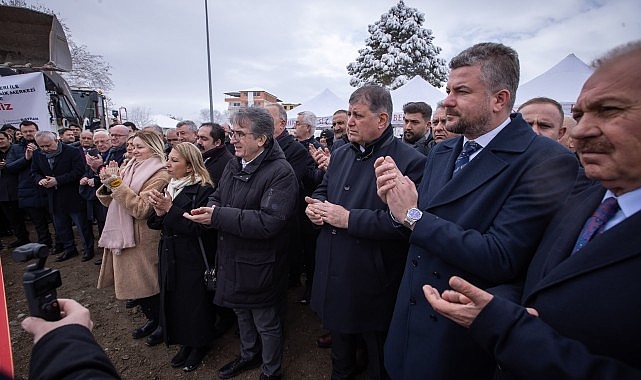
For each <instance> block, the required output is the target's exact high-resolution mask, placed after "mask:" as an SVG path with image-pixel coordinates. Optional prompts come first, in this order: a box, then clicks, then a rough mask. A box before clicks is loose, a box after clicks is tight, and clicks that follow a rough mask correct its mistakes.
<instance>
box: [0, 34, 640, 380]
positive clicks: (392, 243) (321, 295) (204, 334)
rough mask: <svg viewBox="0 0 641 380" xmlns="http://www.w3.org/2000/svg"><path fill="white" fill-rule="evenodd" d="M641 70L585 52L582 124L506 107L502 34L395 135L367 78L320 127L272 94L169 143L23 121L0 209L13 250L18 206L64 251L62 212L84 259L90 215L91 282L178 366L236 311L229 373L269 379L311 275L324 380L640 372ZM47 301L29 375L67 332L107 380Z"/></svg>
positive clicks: (510, 101)
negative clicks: (49, 315)
mask: <svg viewBox="0 0 641 380" xmlns="http://www.w3.org/2000/svg"><path fill="white" fill-rule="evenodd" d="M640 63H641V41H638V42H634V43H630V44H628V45H625V46H621V47H618V48H616V49H614V50H613V51H611V52H609V53H608V54H607V55H604V56H603V58H601V59H599V60H597V61H596V62H595V71H594V73H593V74H592V76H591V77H590V78H589V79H588V80H587V81H586V83H585V84H584V86H583V89H582V90H581V93H580V94H579V97H578V100H577V103H576V104H575V105H574V107H573V110H572V112H573V115H572V116H573V117H572V118H573V119H574V121H575V122H572V121H571V120H568V118H566V117H565V115H564V112H563V108H562V107H561V105H560V104H559V103H558V102H557V101H555V100H553V99H549V98H545V97H539V98H534V99H531V100H529V101H527V102H525V103H523V104H522V105H520V107H519V108H518V109H517V110H516V112H514V99H515V95H516V89H517V86H518V83H519V72H520V68H519V59H518V55H517V52H516V51H515V50H513V49H512V48H510V47H507V46H505V45H503V44H499V43H480V44H476V45H474V46H472V47H470V48H468V49H466V50H464V51H462V52H461V53H459V54H458V55H456V56H455V57H454V58H453V59H452V60H451V62H450V64H449V66H450V73H449V78H448V81H447V87H446V88H447V97H446V98H445V99H444V100H443V101H441V102H439V103H438V104H436V105H435V109H434V112H432V108H431V107H430V105H428V104H426V103H425V102H422V101H420V99H417V101H416V102H411V103H408V104H406V105H404V107H403V111H404V116H405V117H404V129H403V135H402V137H401V138H397V137H395V136H394V133H393V127H392V125H391V123H390V117H391V115H392V109H393V108H392V100H391V96H390V94H389V91H388V90H386V89H385V88H383V87H380V86H376V85H367V86H363V87H361V88H358V89H357V90H356V91H354V92H353V93H352V95H351V96H350V98H349V105H348V108H347V110H337V111H336V113H335V114H334V115H333V121H332V126H333V127H332V129H331V130H326V131H323V132H322V133H321V135H320V137H321V138H320V139H318V140H317V139H316V138H315V130H316V117H315V115H314V114H313V113H311V112H309V111H302V112H300V113H299V114H298V117H297V119H296V123H295V129H294V131H293V134H290V132H289V131H288V130H287V129H286V128H285V125H286V124H287V113H286V112H285V110H284V108H283V107H282V106H281V105H280V104H269V105H267V106H265V107H264V108H261V107H250V108H244V109H240V110H239V111H237V112H236V113H234V114H233V115H232V116H231V120H230V122H229V124H228V125H226V128H225V127H223V126H221V125H219V124H216V123H204V124H202V125H201V126H197V125H196V124H195V123H193V122H191V121H181V122H179V123H178V125H177V126H176V128H175V130H172V131H171V133H168V134H167V136H164V135H163V133H162V130H161V129H160V128H158V127H157V126H154V125H150V126H146V127H145V128H142V130H140V131H132V130H131V127H128V126H126V125H120V124H119V125H113V126H112V127H110V129H109V130H108V131H106V130H97V131H94V132H93V133H91V132H89V131H81V130H80V129H79V128H78V130H76V129H71V128H70V129H69V130H68V131H66V130H63V131H60V134H59V136H60V137H58V136H56V135H55V134H54V133H52V132H47V131H38V126H37V125H35V124H34V123H32V122H29V121H25V122H22V123H21V124H20V126H19V131H18V130H15V131H14V132H16V133H10V132H9V130H10V129H11V128H6V129H5V130H2V131H0V158H2V157H6V159H5V161H2V162H1V163H0V165H1V167H0V169H1V170H2V176H1V177H0V184H2V186H0V189H2V190H3V191H4V192H5V193H6V194H7V197H6V198H5V199H1V200H0V205H1V206H2V210H3V211H4V213H5V214H6V215H7V217H8V220H9V221H10V222H11V225H10V229H11V230H12V231H13V232H14V233H15V236H16V241H15V242H13V243H12V244H11V246H12V247H15V246H18V245H21V244H24V243H26V242H29V241H31V239H30V236H29V233H28V232H27V230H26V228H25V226H24V217H23V215H28V216H29V218H30V219H31V222H32V223H33V225H34V227H35V230H36V233H37V238H38V242H40V243H42V244H46V245H47V246H49V247H50V248H51V250H52V251H53V252H55V253H60V256H59V257H58V260H59V261H63V260H67V259H70V258H71V257H73V256H76V255H78V252H77V249H76V247H75V243H74V241H75V240H74V238H73V233H72V229H71V226H72V224H75V225H76V226H77V227H78V231H79V233H80V241H81V242H82V245H83V255H82V260H83V261H88V260H90V259H92V258H93V257H94V248H93V247H94V236H93V232H92V231H91V222H92V221H96V222H97V224H98V230H99V234H100V237H99V239H98V244H97V245H98V247H101V248H104V250H103V253H102V258H100V259H98V260H97V261H95V263H96V264H99V265H101V269H100V276H99V279H98V286H99V287H110V286H113V287H114V289H115V294H116V298H117V299H119V300H123V301H126V302H127V307H135V306H138V307H139V308H140V310H141V311H142V312H143V313H144V315H145V316H146V318H147V320H146V323H145V324H144V325H143V326H141V327H139V328H137V329H136V330H134V331H133V332H132V337H133V338H134V339H140V338H144V337H146V344H147V345H149V346H153V345H156V344H160V343H163V342H164V343H166V344H168V345H178V346H179V348H178V350H177V352H176V355H175V356H174V357H173V358H172V359H171V362H170V363H169V364H170V365H171V366H172V367H176V368H182V369H183V370H184V371H186V372H189V371H193V370H195V369H196V368H198V366H199V365H200V363H201V362H202V360H203V358H205V356H206V355H207V354H208V353H209V352H210V349H211V347H212V345H214V344H215V339H216V337H217V336H220V334H224V333H225V332H226V331H228V330H229V329H230V328H232V326H237V332H238V337H239V346H240V347H239V354H238V356H237V357H236V358H234V359H233V360H230V361H229V363H227V364H226V365H224V366H223V367H221V368H220V369H219V371H218V375H219V377H220V378H222V379H228V378H232V377H235V376H237V375H238V374H240V373H242V372H244V371H247V370H250V369H253V368H257V367H260V369H261V371H260V379H280V378H281V377H283V373H284V371H283V368H282V365H281V363H282V356H283V347H284V340H285V336H284V333H283V330H284V328H286V326H285V325H284V320H285V318H284V317H285V315H286V313H287V306H286V302H285V299H286V292H287V290H288V288H292V287H296V286H298V285H300V283H301V281H303V282H304V287H303V288H302V289H303V290H302V292H301V294H300V302H301V303H304V304H309V305H310V307H311V308H312V309H313V310H314V311H315V312H316V313H317V314H318V316H319V317H320V320H321V322H322V324H323V326H324V328H325V329H327V331H328V334H326V335H323V336H321V337H319V338H318V341H317V344H318V346H319V347H330V348H331V364H332V368H331V375H330V376H331V379H333V380H340V379H353V378H354V377H355V376H356V375H357V374H358V373H361V372H365V374H366V375H365V376H366V377H367V378H368V379H390V378H391V379H395V380H401V379H428V378H430V379H431V378H434V379H470V378H473V379H491V378H501V379H503V378H505V379H512V378H514V379H541V378H553V379H587V378H594V379H612V378H616V379H638V378H641V366H639V363H641V360H639V359H641V358H640V357H639V355H640V353H641V349H640V348H641V346H640V345H639V342H640V341H641V339H640V338H641V330H640V329H639V327H638V326H639V324H638V323H637V320H638V319H639V318H640V317H641V310H640V309H639V307H638V306H637V304H636V303H635V302H634V301H635V300H636V299H637V298H638V294H639V291H641V283H639V281H636V277H637V273H639V271H637V270H636V269H637V268H639V269H641V267H640V266H641V241H640V240H639V239H641V237H639V234H638V233H634V231H638V230H639V227H640V224H641V213H640V212H639V211H640V210H641V92H640V91H641V90H640V89H641V77H639V71H638V65H639V64H640ZM417 96H418V95H417ZM3 129H4V128H3ZM14 129H15V128H14ZM17 132H20V135H21V136H20V137H18V138H17V141H16V142H15V143H14V144H11V140H12V139H13V138H16V136H15V135H17ZM65 136H66V137H65ZM70 136H71V137H70ZM74 136H75V137H74ZM72 137H73V138H72ZM109 141H111V144H109ZM74 145H75V147H74ZM5 173H7V174H6V175H5ZM0 194H2V193H1V192H0ZM63 199H64V201H63ZM71 199H73V200H74V201H73V202H71V201H70V200H71ZM49 218H51V219H52V220H53V224H54V228H55V232H56V234H55V238H56V239H55V242H54V240H53V239H52V236H51V235H50V234H49V230H48V223H49ZM210 267H211V268H214V269H215V275H216V289H215V291H214V292H211V290H209V289H208V288H207V287H206V285H205V282H204V281H203V273H204V272H205V270H206V269H207V268H210ZM60 306H61V309H62V310H63V312H64V313H63V315H64V318H63V319H62V320H61V321H57V322H45V321H43V320H40V319H38V318H33V317H29V318H27V319H25V321H24V322H23V327H24V328H25V329H26V330H27V331H29V332H31V333H33V334H34V337H35V342H36V343H35V346H34V351H33V358H32V365H31V371H32V373H39V372H42V371H51V372H49V373H55V374H58V373H60V374H62V373H64V372H63V370H62V369H61V367H65V366H66V368H69V366H70V365H71V364H68V363H63V361H62V360H57V359H56V352H57V351H60V350H59V349H58V348H57V347H61V346H64V342H65V340H66V341H67V342H74V343H77V344H78V347H82V348H83V350H78V355H79V356H80V357H83V355H85V357H86V358H93V359H92V360H89V359H87V361H86V362H85V364H79V363H82V359H75V360H74V361H73V365H74V366H75V367H74V368H75V369H74V371H87V372H85V373H86V374H88V375H89V374H90V375H91V376H96V375H97V374H99V375H100V376H102V377H105V378H109V377H114V378H115V377H118V374H117V373H116V371H115V370H114V368H113V366H112V365H111V364H110V363H109V360H108V359H107V357H106V355H105V354H104V352H102V351H101V350H100V349H99V347H97V346H96V345H95V341H94V340H93V337H91V334H90V333H89V330H90V329H91V327H92V322H91V319H90V317H89V315H88V311H87V310H86V309H84V308H83V307H82V306H80V305H78V304H77V303H75V302H74V301H72V300H60ZM184 311H188V312H187V313H185V312H184ZM78 325H80V326H78ZM83 352H85V353H87V354H83ZM89 355H91V356H89ZM52 357H53V358H52ZM65 359H68V356H65ZM78 373H82V372H78ZM285 376H286V375H285ZM63 377H64V375H60V378H63Z"/></svg>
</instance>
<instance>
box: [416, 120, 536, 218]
mask: <svg viewBox="0 0 641 380" xmlns="http://www.w3.org/2000/svg"><path fill="white" fill-rule="evenodd" d="M512 117H513V120H512V121H511V122H510V123H509V124H508V125H507V126H506V127H505V128H503V130H502V131H501V132H499V134H498V135H496V137H494V138H493V139H492V141H490V143H489V144H488V145H487V146H486V147H484V148H483V150H482V151H481V152H480V153H479V154H478V156H476V157H475V158H474V159H473V160H472V161H470V163H469V164H468V165H467V166H465V168H463V171H462V172H461V174H459V175H457V176H456V177H454V178H452V171H453V170H454V162H455V161H456V157H457V156H458V154H459V153H460V152H461V149H462V145H463V137H459V138H457V139H454V141H447V142H449V143H450V145H449V149H448V150H447V152H449V156H448V157H437V156H440V154H438V155H434V158H438V161H435V162H434V167H435V168H436V169H437V172H440V173H439V174H438V176H439V178H438V182H439V183H440V184H442V186H440V187H436V189H435V190H434V191H436V192H435V193H434V195H433V196H432V197H430V198H429V199H431V201H430V202H429V204H428V207H437V206H440V205H443V204H446V203H450V202H453V201H455V200H457V199H459V198H461V197H463V196H465V195H467V194H469V193H471V192H472V191H474V190H476V189H477V188H479V187H480V186H482V185H483V184H485V183H487V182H488V181H491V180H492V179H493V178H495V177H496V176H498V175H499V174H500V173H501V172H503V171H504V170H506V169H507V168H508V167H509V166H510V164H512V158H518V155H519V154H521V153H523V152H524V151H525V150H526V149H527V148H528V146H529V145H530V143H531V141H532V139H534V138H535V137H536V135H535V134H534V133H533V132H532V130H531V128H530V127H529V126H527V124H526V123H525V121H523V120H522V118H521V117H520V116H514V115H512ZM444 143H445V142H443V143H442V144H444ZM445 152H446V151H443V152H439V153H442V154H443V155H445ZM505 152H507V153H512V154H513V155H512V156H510V155H505V154H502V153H505ZM445 163H447V164H446V165H447V166H436V165H444V164H445ZM443 167H444V168H445V169H442V168H443ZM430 188H433V187H432V185H431V184H430Z"/></svg>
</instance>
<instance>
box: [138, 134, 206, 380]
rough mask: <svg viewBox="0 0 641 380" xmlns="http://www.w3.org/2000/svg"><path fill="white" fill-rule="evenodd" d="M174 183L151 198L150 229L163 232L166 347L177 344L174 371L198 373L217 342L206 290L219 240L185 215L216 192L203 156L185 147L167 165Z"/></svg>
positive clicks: (174, 152)
mask: <svg viewBox="0 0 641 380" xmlns="http://www.w3.org/2000/svg"><path fill="white" fill-rule="evenodd" d="M167 172H168V173H169V176H170V177H171V181H170V182H169V184H168V185H167V188H166V189H165V191H164V192H160V191H157V190H154V191H152V192H150V194H149V201H150V203H151V204H152V205H153V208H154V213H153V214H152V215H151V216H150V217H149V220H148V221H147V224H148V226H149V227H150V228H153V229H159V230H161V231H162V233H161V239H160V244H159V246H158V254H159V256H160V324H161V326H162V330H163V332H164V338H165V342H166V343H167V344H179V345H180V346H181V347H180V350H179V351H178V353H177V354H176V356H174V358H173V359H172V360H171V366H172V367H174V368H177V367H182V368H183V371H185V372H190V371H193V370H195V369H196V368H198V366H199V365H200V363H201V361H202V360H203V358H204V357H205V355H206V354H207V352H209V349H210V345H211V342H212V341H213V340H214V338H215V329H214V324H215V322H216V309H215V306H214V304H213V303H212V293H209V292H208V291H207V289H206V288H205V284H204V281H203V273H204V272H205V268H206V265H205V259H204V258H203V255H205V257H206V259H207V266H209V267H211V268H213V267H214V265H215V260H214V256H215V251H216V234H215V233H211V231H208V233H207V234H202V231H203V230H202V229H201V225H200V224H199V223H195V222H192V221H191V220H189V219H186V218H184V217H183V216H182V215H183V213H185V212H189V211H190V210H193V209H195V208H198V207H201V206H206V205H207V201H208V198H209V195H211V193H212V192H213V191H214V189H213V185H212V182H211V179H210V178H209V173H208V172H207V169H206V168H205V164H204V163H203V158H202V155H201V153H200V150H199V149H198V148H196V146H195V145H194V144H191V143H188V142H182V143H179V144H177V145H176V146H174V147H173V148H172V150H171V152H169V156H168V159H167Z"/></svg>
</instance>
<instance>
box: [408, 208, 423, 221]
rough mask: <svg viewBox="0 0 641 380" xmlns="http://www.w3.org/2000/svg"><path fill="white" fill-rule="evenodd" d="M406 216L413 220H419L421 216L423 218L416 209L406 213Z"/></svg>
mask: <svg viewBox="0 0 641 380" xmlns="http://www.w3.org/2000/svg"><path fill="white" fill-rule="evenodd" d="M407 216H408V217H410V218H412V219H414V220H418V219H421V216H423V213H422V212H421V210H419V209H417V208H411V209H409V210H408V211H407Z"/></svg>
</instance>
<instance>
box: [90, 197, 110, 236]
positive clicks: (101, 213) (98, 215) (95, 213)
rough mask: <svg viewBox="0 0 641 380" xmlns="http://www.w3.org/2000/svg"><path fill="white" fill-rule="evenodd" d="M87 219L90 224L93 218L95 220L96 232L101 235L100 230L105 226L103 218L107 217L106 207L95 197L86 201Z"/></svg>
mask: <svg viewBox="0 0 641 380" xmlns="http://www.w3.org/2000/svg"><path fill="white" fill-rule="evenodd" d="M87 219H88V220H89V224H90V225H91V223H92V222H93V220H94V219H95V220H96V223H97V224H98V234H99V235H102V230H103V229H104V228H105V220H106V219H107V208H106V207H105V206H103V205H102V203H100V201H99V200H97V199H92V200H90V201H87Z"/></svg>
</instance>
